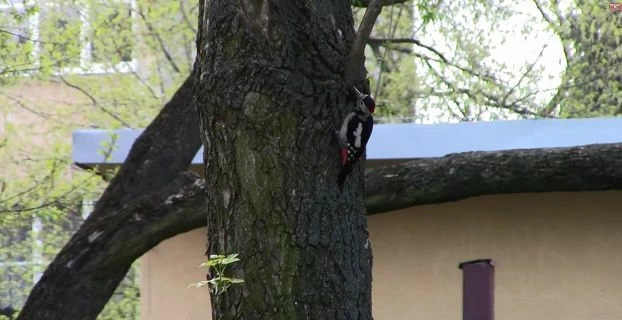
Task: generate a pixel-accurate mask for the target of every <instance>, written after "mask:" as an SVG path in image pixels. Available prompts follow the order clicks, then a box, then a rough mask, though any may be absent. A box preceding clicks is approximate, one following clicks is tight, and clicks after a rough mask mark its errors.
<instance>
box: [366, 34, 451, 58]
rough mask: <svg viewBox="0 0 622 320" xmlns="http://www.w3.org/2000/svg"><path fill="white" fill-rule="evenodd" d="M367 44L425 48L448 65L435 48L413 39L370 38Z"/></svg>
mask: <svg viewBox="0 0 622 320" xmlns="http://www.w3.org/2000/svg"><path fill="white" fill-rule="evenodd" d="M367 43H368V44H370V45H372V44H376V45H378V44H387V43H392V44H398V43H411V44H414V45H416V46H418V47H421V48H425V49H427V50H428V51H431V52H433V53H434V54H436V55H437V56H438V57H439V58H440V59H441V60H442V61H443V62H445V63H449V60H447V58H445V56H444V55H443V54H442V53H440V51H438V50H436V49H435V48H433V47H430V46H428V45H425V44H423V43H421V41H419V40H417V39H413V38H394V39H391V38H371V37H370V38H369V39H368V40H367Z"/></svg>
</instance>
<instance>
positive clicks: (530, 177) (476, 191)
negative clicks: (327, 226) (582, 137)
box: [365, 144, 622, 214]
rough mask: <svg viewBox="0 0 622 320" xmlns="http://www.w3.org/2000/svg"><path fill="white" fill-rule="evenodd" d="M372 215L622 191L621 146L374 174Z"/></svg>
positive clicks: (467, 156) (418, 165)
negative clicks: (518, 196)
mask: <svg viewBox="0 0 622 320" xmlns="http://www.w3.org/2000/svg"><path fill="white" fill-rule="evenodd" d="M365 181H366V183H365V185H366V191H367V211H368V214H374V213H381V212H387V211H392V210H397V209H404V208H408V207H411V206H416V205H422V204H430V203H442V202H448V201H456V200H461V199H466V198H470V197H476V196H481V195H490V194H506V193H526V192H553V191H595V190H611V189H615V190H621V189H622V144H594V145H588V146H582V147H572V148H550V149H523V150H506V151H494V152H467V153H458V154H451V155H447V156H445V157H442V158H428V159H419V160H415V161H410V162H407V163H404V164H400V165H396V166H391V167H384V168H378V169H370V170H368V171H367V172H366V174H365Z"/></svg>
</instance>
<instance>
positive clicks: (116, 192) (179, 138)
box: [18, 75, 204, 320]
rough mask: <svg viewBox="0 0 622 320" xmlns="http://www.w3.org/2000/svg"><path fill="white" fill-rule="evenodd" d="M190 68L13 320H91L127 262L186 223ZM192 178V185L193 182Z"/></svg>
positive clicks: (192, 123)
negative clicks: (16, 317) (186, 75)
mask: <svg viewBox="0 0 622 320" xmlns="http://www.w3.org/2000/svg"><path fill="white" fill-rule="evenodd" d="M193 79H194V77H193V76H192V75H191V76H190V77H189V78H188V79H187V80H186V81H185V82H184V84H183V85H182V86H181V88H180V89H179V90H178V91H177V92H176V93H175V95H174V96H173V98H172V99H171V101H170V102H168V103H167V104H166V105H165V106H164V108H163V109H162V111H161V112H160V114H159V115H158V116H157V117H156V119H155V120H154V121H153V122H152V123H151V124H150V125H149V126H148V127H147V128H146V130H145V131H144V132H143V134H142V135H141V136H140V137H139V138H138V139H137V140H136V141H135V142H134V145H133V146H132V149H131V150H130V153H129V155H128V157H127V160H126V161H125V163H124V164H123V166H121V169H120V170H119V173H118V174H117V175H116V176H115V178H114V179H113V180H112V181H111V182H110V185H109V186H108V187H107V188H106V191H105V192H104V194H103V195H102V197H101V199H99V201H98V202H97V205H96V206H95V210H94V211H93V212H92V213H91V215H90V216H89V218H88V219H87V220H86V221H85V222H84V223H83V224H82V226H81V227H80V228H79V229H78V231H77V232H76V233H75V234H74V235H73V236H72V237H71V240H69V242H68V243H67V244H66V245H65V247H64V248H63V249H62V250H61V251H60V253H59V254H58V255H57V256H56V257H55V258H54V261H52V263H50V265H49V266H48V267H47V269H46V270H45V272H44V273H43V276H42V277H41V279H40V280H39V282H37V284H36V285H35V287H34V288H33V289H32V291H31V292H30V295H29V296H28V299H27V301H26V304H25V305H24V307H23V309H22V311H21V313H20V314H19V316H18V319H20V320H21V319H24V320H25V319H36V320H38V319H45V320H56V319H58V320H69V319H71V320H81V319H95V318H96V317H97V315H98V314H99V312H100V311H101V310H102V308H103V307H104V305H105V304H106V302H107V301H108V299H109V298H110V296H111V295H112V293H113V292H114V290H115V289H116V287H117V285H118V284H119V282H120V281H121V280H122V279H123V277H124V276H125V274H126V273H127V270H128V269H129V268H130V266H131V265H132V263H133V262H134V261H135V260H136V259H137V258H138V257H140V256H141V255H142V254H143V253H144V252H146V251H147V250H149V249H151V248H152V247H154V246H155V245H157V244H158V243H159V242H160V241H163V240H165V239H167V238H169V237H172V236H173V235H175V234H178V233H181V232H185V231H188V230H192V229H194V228H196V226H197V224H201V223H204V222H203V221H204V220H203V219H201V220H203V221H196V217H192V216H185V214H186V213H187V212H188V210H192V209H194V208H196V207H199V206H201V205H202V203H201V205H199V204H197V203H194V202H193V201H197V200H196V197H195V193H197V192H201V190H202V188H196V186H199V187H200V186H201V184H200V181H199V180H197V179H196V178H194V177H192V175H185V174H182V175H180V173H181V172H183V171H185V170H186V169H187V168H188V166H189V165H190V162H191V161H192V158H193V157H194V155H195V154H196V152H197V150H198V149H199V146H200V144H201V142H200V138H199V137H198V135H197V133H198V131H199V129H198V121H197V119H196V113H195V111H194V108H193V107H192V103H193V89H194V83H193ZM195 182H196V183H197V185H196V186H194V183H195Z"/></svg>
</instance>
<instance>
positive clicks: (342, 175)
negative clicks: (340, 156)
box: [337, 165, 352, 191]
mask: <svg viewBox="0 0 622 320" xmlns="http://www.w3.org/2000/svg"><path fill="white" fill-rule="evenodd" d="M350 172H352V165H346V166H344V167H342V168H341V170H340V171H339V175H337V186H339V190H340V191H343V184H344V183H345V182H346V178H347V177H348V175H349V174H350Z"/></svg>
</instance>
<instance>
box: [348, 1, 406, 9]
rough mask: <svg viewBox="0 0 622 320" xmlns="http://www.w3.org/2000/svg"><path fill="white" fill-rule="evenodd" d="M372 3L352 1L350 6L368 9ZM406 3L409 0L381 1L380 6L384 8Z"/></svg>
mask: <svg viewBox="0 0 622 320" xmlns="http://www.w3.org/2000/svg"><path fill="white" fill-rule="evenodd" d="M372 1H374V0H353V1H352V6H353V7H358V8H366V7H369V5H370V4H371V3H372ZM408 1H410V0H381V1H380V5H381V6H383V7H385V6H392V5H394V4H400V3H406V2H408Z"/></svg>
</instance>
